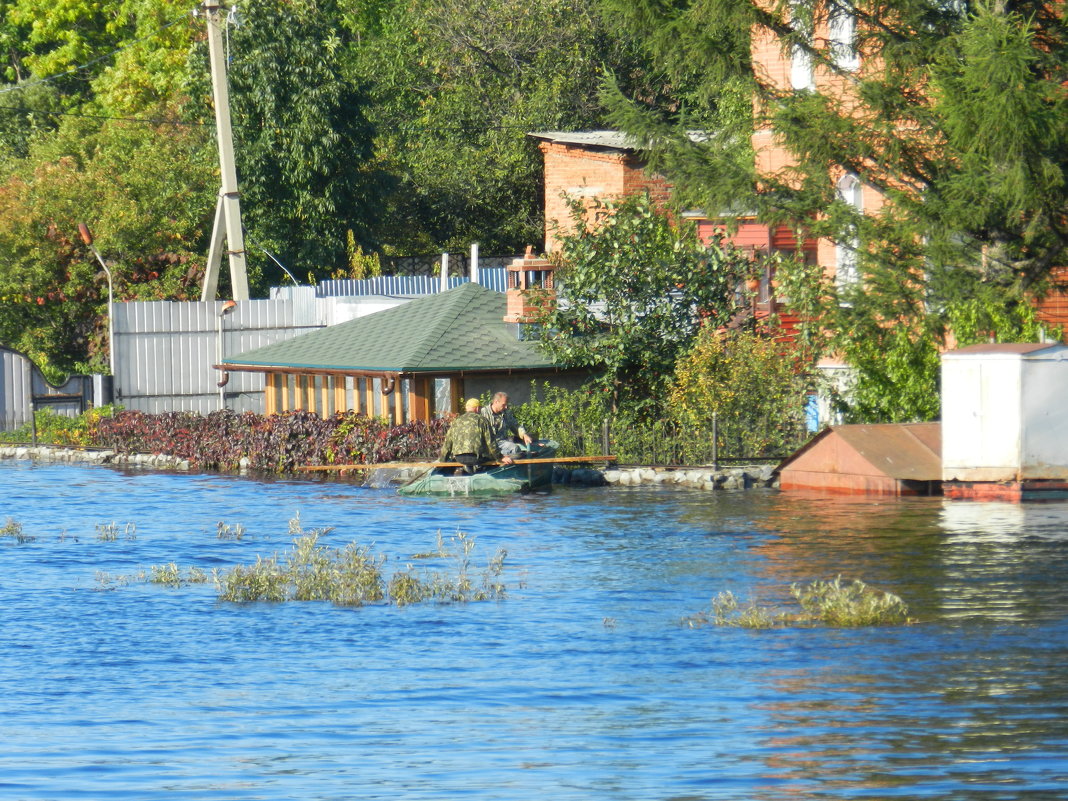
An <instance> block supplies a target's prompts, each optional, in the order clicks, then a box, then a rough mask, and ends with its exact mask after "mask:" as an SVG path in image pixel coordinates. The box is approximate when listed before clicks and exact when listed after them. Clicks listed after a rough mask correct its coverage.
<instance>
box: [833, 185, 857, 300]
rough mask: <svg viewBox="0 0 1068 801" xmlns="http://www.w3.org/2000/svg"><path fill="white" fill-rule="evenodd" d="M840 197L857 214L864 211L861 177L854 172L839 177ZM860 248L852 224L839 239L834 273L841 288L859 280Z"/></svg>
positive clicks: (854, 227)
mask: <svg viewBox="0 0 1068 801" xmlns="http://www.w3.org/2000/svg"><path fill="white" fill-rule="evenodd" d="M838 197H839V198H840V199H841V200H842V202H843V203H847V204H849V205H850V206H852V207H853V209H854V210H855V211H856V213H857V214H863V213H864V193H863V190H862V187H861V183H860V179H859V178H858V177H857V176H856V175H854V174H853V173H847V174H845V175H843V176H842V177H841V178H840V179H839V181H838ZM859 248H860V238H859V237H858V236H857V232H856V226H855V225H851V226H850V228H849V230H848V231H846V232H845V233H844V235H843V236H842V237H840V238H839V240H838V247H837V254H836V263H835V273H834V274H835V282H836V283H837V284H838V287H839V288H840V289H841V288H844V287H847V286H851V285H853V284H855V283H856V282H857V279H858V274H857V250H858V249H859Z"/></svg>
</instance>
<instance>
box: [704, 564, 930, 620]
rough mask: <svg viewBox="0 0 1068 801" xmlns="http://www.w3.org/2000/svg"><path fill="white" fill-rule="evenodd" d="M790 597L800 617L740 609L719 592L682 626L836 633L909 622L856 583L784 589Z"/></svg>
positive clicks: (897, 602)
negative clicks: (819, 627)
mask: <svg viewBox="0 0 1068 801" xmlns="http://www.w3.org/2000/svg"><path fill="white" fill-rule="evenodd" d="M790 595H791V596H793V598H794V600H796V601H797V603H798V605H799V606H800V607H801V611H799V612H797V611H787V610H779V609H775V608H770V607H766V606H761V605H759V604H756V603H746V604H743V603H741V602H739V600H738V599H737V598H736V597H735V596H734V594H733V593H730V592H721V593H720V594H719V595H717V596H716V597H715V598H714V599H713V600H712V608H711V610H710V611H707V612H699V613H698V614H696V615H691V616H690V617H687V618H685V619H684V620H683V622H684V623H686V624H687V625H689V626H690V627H691V628H696V627H699V626H703V625H708V624H712V625H716V626H735V627H739V628H748V629H769V628H782V627H785V626H816V625H820V624H822V625H825V626H833V627H836V628H848V627H855V626H888V625H895V624H905V623H912V622H914V621H913V620H912V619H911V618H910V617H909V610H908V606H906V605H905V602H904V601H903V600H901V598H899V597H898V596H897V595H894V594H893V593H889V592H883V591H881V590H877V589H875V588H874V587H870V586H868V585H867V584H865V583H864V582H863V581H861V580H860V579H854V580H851V581H845V582H843V581H842V577H841V576H838V577H836V578H835V579H834V580H833V581H813V582H811V583H810V584H807V585H804V586H802V585H800V584H796V583H795V584H792V585H790Z"/></svg>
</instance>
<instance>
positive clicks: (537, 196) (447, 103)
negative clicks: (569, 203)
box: [359, 0, 648, 253]
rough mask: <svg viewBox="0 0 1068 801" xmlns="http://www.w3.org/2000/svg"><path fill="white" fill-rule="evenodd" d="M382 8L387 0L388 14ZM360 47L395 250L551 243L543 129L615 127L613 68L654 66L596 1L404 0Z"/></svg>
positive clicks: (629, 79) (498, 248) (630, 79)
mask: <svg viewBox="0 0 1068 801" xmlns="http://www.w3.org/2000/svg"><path fill="white" fill-rule="evenodd" d="M378 7H379V9H380V10H381V4H380V5H379V6H378ZM377 19H378V20H379V23H380V24H379V26H378V28H377V33H376V34H375V35H374V36H373V39H372V41H369V42H367V44H366V45H365V46H364V47H362V48H361V50H360V61H359V69H360V72H361V74H362V75H364V76H365V77H366V79H367V80H368V81H369V82H370V83H371V84H372V94H373V98H374V105H373V107H372V109H371V116H372V120H373V122H374V124H375V125H376V127H377V136H378V138H377V144H376V149H377V154H378V158H379V160H380V162H381V164H382V166H383V168H384V169H385V170H386V171H387V172H389V173H390V174H391V175H393V176H395V178H396V180H397V183H396V186H395V188H394V190H393V191H392V192H391V193H390V194H389V195H388V197H387V203H388V214H387V215H386V219H387V220H390V221H391V222H392V225H391V226H390V227H388V228H387V229H386V230H387V234H386V235H385V237H384V238H385V240H386V241H388V242H389V243H390V244H391V246H392V247H391V249H392V250H394V252H397V251H399V252H401V253H429V252H436V251H437V250H438V249H441V248H448V249H466V247H467V246H468V244H470V243H471V242H473V241H477V242H480V243H481V246H482V251H483V252H484V253H509V252H513V253H514V252H522V250H523V248H524V247H525V246H526V245H528V244H531V243H536V242H540V241H541V240H542V238H543V222H542V217H541V214H540V208H541V204H542V202H541V193H542V182H541V169H542V165H541V156H540V154H539V152H538V149H537V147H536V145H535V143H534V142H533V141H532V140H531V139H530V137H528V136H527V133H528V132H531V131H538V130H541V131H545V130H576V129H583V128H596V127H603V125H604V109H603V107H602V105H601V104H600V101H599V98H598V85H599V83H600V79H601V75H602V72H603V70H604V69H605V67H606V66H610V67H613V68H615V69H616V70H617V72H619V73H620V74H621V75H624V76H625V78H624V79H623V80H624V81H625V83H626V84H627V86H628V87H631V86H633V85H635V84H638V83H640V84H643V85H644V83H645V82H646V81H645V77H644V76H645V75H646V73H647V72H648V68H647V67H646V66H644V65H643V64H642V63H641V62H640V60H639V59H638V58H637V55H636V53H635V51H634V49H633V48H632V47H631V45H630V43H629V41H628V40H627V39H625V38H624V37H622V36H620V35H618V34H614V33H613V32H612V31H611V30H610V29H609V28H608V27H606V25H605V23H604V21H603V20H602V19H601V17H600V15H599V13H598V8H597V5H596V0H533V1H532V0H488V1H487V2H483V3H466V2H463V1H462V0H398V1H397V2H395V3H393V4H392V5H391V7H389V8H388V9H387V10H384V11H382V12H381V13H380V15H379V17H377Z"/></svg>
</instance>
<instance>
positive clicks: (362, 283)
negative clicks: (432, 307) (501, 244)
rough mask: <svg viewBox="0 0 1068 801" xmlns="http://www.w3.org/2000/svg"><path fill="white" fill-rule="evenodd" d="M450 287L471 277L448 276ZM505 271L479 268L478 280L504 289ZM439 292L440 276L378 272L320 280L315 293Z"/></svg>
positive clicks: (403, 294)
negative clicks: (364, 276)
mask: <svg viewBox="0 0 1068 801" xmlns="http://www.w3.org/2000/svg"><path fill="white" fill-rule="evenodd" d="M447 280H448V286H449V289H455V288H456V287H458V286H460V285H461V284H466V283H467V282H468V281H470V280H471V279H470V278H468V277H466V276H463V277H460V276H450V277H449V278H448V279H447ZM507 280H508V278H507V270H506V269H505V268H504V267H483V268H480V269H479V271H478V283H480V284H482V286H484V287H486V288H487V289H495V290H497V291H498V292H504V291H505V290H506V289H507V288H508V287H507ZM440 291H441V278H440V277H438V276H433V275H381V276H378V277H375V278H361V279H351V278H346V279H340V280H329V281H322V282H321V283H319V284H318V285H317V286H316V287H315V296H316V297H318V298H328V297H362V296H365V295H384V296H386V297H392V296H401V297H410V296H419V295H433V294H435V293H437V292H440Z"/></svg>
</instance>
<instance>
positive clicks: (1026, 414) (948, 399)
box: [942, 345, 1068, 481]
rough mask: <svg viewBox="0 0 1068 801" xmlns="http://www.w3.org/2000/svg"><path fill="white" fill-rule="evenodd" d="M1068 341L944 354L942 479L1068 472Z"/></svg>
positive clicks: (1066, 474)
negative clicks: (1027, 347) (1015, 349)
mask: <svg viewBox="0 0 1068 801" xmlns="http://www.w3.org/2000/svg"><path fill="white" fill-rule="evenodd" d="M1066 359H1068V348H1065V347H1064V346H1062V345H1052V346H1049V347H1046V348H1043V349H1042V350H1036V351H1031V352H1029V353H1026V352H1025V353H1014V352H1007V351H1005V350H998V349H997V346H991V348H990V349H989V350H986V351H984V350H982V349H967V350H965V351H951V352H949V353H946V354H944V355H943V356H942V479H943V480H944V481H1017V480H1021V479H1027V478H1068V407H1065V405H1064V402H1063V399H1064V397H1065V396H1066V395H1065V393H1066V392H1068V360H1066Z"/></svg>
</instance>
